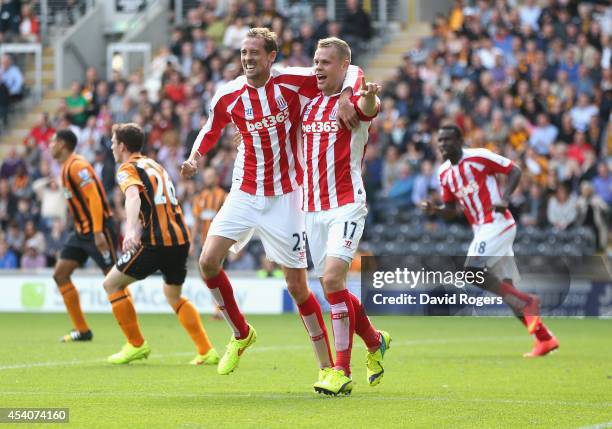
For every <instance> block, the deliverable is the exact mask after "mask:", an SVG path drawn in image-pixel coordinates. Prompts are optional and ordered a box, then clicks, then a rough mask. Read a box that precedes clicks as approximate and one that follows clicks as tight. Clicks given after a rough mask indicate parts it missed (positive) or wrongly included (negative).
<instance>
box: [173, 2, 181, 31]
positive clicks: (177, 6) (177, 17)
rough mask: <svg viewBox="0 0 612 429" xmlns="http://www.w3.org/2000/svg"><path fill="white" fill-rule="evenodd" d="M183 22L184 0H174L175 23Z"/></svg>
mask: <svg viewBox="0 0 612 429" xmlns="http://www.w3.org/2000/svg"><path fill="white" fill-rule="evenodd" d="M182 23H183V0H174V25H181V24H182Z"/></svg>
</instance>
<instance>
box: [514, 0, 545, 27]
mask: <svg viewBox="0 0 612 429" xmlns="http://www.w3.org/2000/svg"><path fill="white" fill-rule="evenodd" d="M541 13H542V9H540V7H539V6H538V5H537V4H536V0H527V1H526V2H525V5H524V6H522V7H521V8H520V9H519V16H520V17H521V26H525V25H528V26H529V27H531V28H532V29H533V30H534V31H538V30H539V29H540V25H539V24H538V19H540V14H541Z"/></svg>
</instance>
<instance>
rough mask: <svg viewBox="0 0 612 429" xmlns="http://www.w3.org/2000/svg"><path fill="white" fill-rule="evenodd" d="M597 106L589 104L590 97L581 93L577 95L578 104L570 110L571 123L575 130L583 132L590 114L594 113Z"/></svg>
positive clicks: (587, 124)
mask: <svg viewBox="0 0 612 429" xmlns="http://www.w3.org/2000/svg"><path fill="white" fill-rule="evenodd" d="M597 112H598V110H597V107H595V106H594V105H593V104H591V99H590V97H589V96H588V95H587V94H585V93H582V94H580V95H579V96H578V104H577V105H576V106H574V107H572V109H571V110H570V116H571V118H572V125H573V126H574V128H575V129H576V130H577V131H580V132H585V131H586V130H587V128H588V126H589V122H590V121H591V116H593V115H596V114H597Z"/></svg>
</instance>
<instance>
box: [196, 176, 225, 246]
mask: <svg viewBox="0 0 612 429" xmlns="http://www.w3.org/2000/svg"><path fill="white" fill-rule="evenodd" d="M226 196H227V192H225V190H224V189H223V188H221V187H219V186H216V187H214V188H213V189H204V190H203V191H202V192H201V193H200V195H198V196H197V197H196V198H195V200H194V202H193V209H192V213H193V217H194V218H196V219H198V220H199V221H200V222H202V229H201V234H202V243H204V241H205V240H206V236H207V235H208V230H209V229H210V224H211V223H212V220H213V218H214V217H215V215H216V214H217V212H218V211H219V210H220V209H221V206H222V205H223V203H224V202H225V197H226Z"/></svg>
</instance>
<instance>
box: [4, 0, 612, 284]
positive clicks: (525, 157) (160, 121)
mask: <svg viewBox="0 0 612 429" xmlns="http://www.w3.org/2000/svg"><path fill="white" fill-rule="evenodd" d="M464 3H467V2H463V1H461V0H457V1H456V2H455V6H454V7H453V9H452V10H451V11H450V12H449V15H448V16H442V15H440V16H438V17H437V18H436V20H435V22H434V23H433V27H432V28H433V33H432V36H431V37H427V38H424V39H422V40H419V41H418V43H417V45H416V46H415V47H414V49H411V50H410V51H408V52H406V55H405V56H404V58H403V63H402V65H401V67H400V68H399V69H398V70H397V73H396V76H394V78H393V79H392V80H391V81H389V82H385V83H384V93H383V96H382V110H381V113H380V115H379V117H378V118H377V119H376V120H375V121H374V123H373V126H372V128H371V137H370V142H369V144H368V149H367V153H366V155H365V159H364V177H365V183H366V187H367V193H368V197H369V204H370V212H371V217H370V219H369V225H370V226H372V225H375V224H376V223H380V222H383V221H384V216H385V213H386V212H387V211H388V210H389V209H392V210H400V211H402V210H405V211H406V212H410V213H412V212H413V211H415V207H417V206H418V204H419V202H420V201H422V200H423V199H425V198H437V192H438V191H437V188H438V183H437V177H436V171H437V167H438V166H439V164H440V158H439V155H438V154H437V151H436V150H435V147H434V146H435V130H436V129H437V127H438V126H439V125H440V124H441V123H442V122H444V121H448V120H452V121H454V122H455V123H457V124H458V125H459V126H460V127H461V129H462V130H463V131H464V135H465V142H466V145H467V146H469V147H487V148H490V149H492V150H494V151H496V152H498V153H500V154H503V155H505V156H507V157H509V158H511V159H513V160H514V161H515V162H517V163H518V164H519V165H520V166H521V168H522V170H523V177H524V178H523V180H522V183H521V185H520V188H519V190H518V191H517V192H516V193H515V195H514V196H513V199H512V204H511V210H512V212H513V213H514V215H515V217H516V219H517V220H518V221H519V222H520V224H521V225H523V226H537V227H550V228H556V229H558V230H565V229H567V228H572V226H575V225H586V226H588V227H590V228H592V230H593V231H594V232H595V233H596V234H597V237H598V247H599V248H600V249H604V248H605V247H606V246H607V226H608V225H609V223H610V210H609V207H610V205H611V204H612V172H611V168H610V163H609V162H610V159H611V158H610V154H612V129H611V126H610V111H611V108H612V68H611V61H612V60H611V57H612V43H611V40H612V36H611V35H610V34H609V33H607V31H609V30H610V28H612V25H610V23H611V22H612V7H610V6H605V5H602V4H597V3H587V2H576V1H572V0H570V1H567V0H550V1H548V2H547V6H546V7H541V6H538V4H539V3H537V2H535V1H533V0H526V1H525V4H524V5H522V6H520V7H511V4H514V2H511V1H509V0H497V1H487V0H478V1H476V2H471V5H470V6H468V5H467V4H464ZM578 3H579V4H578ZM347 6H348V13H347V15H346V17H344V19H343V21H341V22H333V21H330V20H329V19H328V18H327V16H326V11H325V8H323V7H318V8H315V9H314V10H313V11H312V12H310V13H309V12H306V13H305V12H304V10H302V9H300V8H295V9H291V14H289V15H288V16H283V15H281V14H280V13H279V12H278V11H276V10H275V9H274V1H268V0H264V1H263V2H261V5H260V3H259V2H256V1H236V2H231V3H229V2H220V3H217V2H216V1H214V0H204V1H202V2H201V3H200V5H199V6H198V7H197V8H196V9H192V10H190V11H188V13H187V15H186V23H185V25H184V26H182V27H181V28H176V29H174V31H173V32H172V34H171V35H170V41H169V44H168V46H167V47H166V48H163V49H162V50H161V51H160V55H159V56H157V57H156V58H155V60H154V61H153V64H152V67H151V69H152V73H151V76H147V77H146V78H143V76H142V75H141V74H140V73H134V74H132V75H130V76H122V74H121V73H120V72H115V73H114V74H113V76H112V77H111V78H110V79H109V80H108V81H106V80H103V79H100V77H99V76H98V75H97V72H96V70H95V69H93V68H91V69H89V70H87V72H86V76H85V77H84V80H83V81H82V82H75V83H74V84H73V85H72V88H71V94H70V96H68V97H67V98H66V100H65V103H64V104H63V105H62V106H61V107H60V109H59V110H58V111H57V112H52V114H51V115H41V117H40V119H39V123H38V124H37V125H36V126H35V127H34V128H33V129H32V131H31V133H30V135H28V137H27V138H26V139H25V141H24V155H22V156H20V155H18V154H17V153H11V154H10V156H9V157H8V158H6V159H5V160H3V162H2V166H1V167H0V223H1V226H2V230H3V231H4V234H0V236H1V235H3V237H1V238H0V268H2V267H6V268H8V267H15V266H19V265H20V264H21V266H27V267H42V266H49V265H50V264H52V263H53V261H54V259H55V257H56V255H57V251H58V249H59V248H60V246H61V243H62V240H63V238H64V236H65V234H66V231H65V229H66V228H65V226H64V225H66V223H68V224H69V223H70V222H69V221H67V220H66V218H65V209H64V207H65V203H64V202H63V200H62V193H61V189H60V187H58V186H57V183H56V181H55V180H52V179H53V178H57V177H58V171H59V167H58V165H57V164H56V163H55V162H54V161H53V160H52V159H50V156H49V154H48V151H47V150H46V148H47V147H48V144H49V140H50V137H51V136H52V135H53V132H54V130H55V129H58V128H67V127H69V128H71V129H73V130H74V131H75V133H76V134H77V136H79V144H78V146H77V151H78V152H79V153H81V154H82V155H84V156H85V157H86V158H87V159H88V160H89V161H90V162H92V164H93V165H94V168H95V169H96V171H97V172H98V174H99V175H100V177H101V179H102V182H103V184H104V187H105V189H106V191H107V194H108V195H109V198H110V199H111V200H112V202H113V203H114V206H115V213H116V215H117V216H116V217H117V219H118V220H120V219H122V216H123V210H122V195H121V193H120V192H117V191H116V190H115V185H114V172H115V165H114V161H113V159H112V154H111V152H110V144H111V141H110V138H111V126H112V124H113V123H115V122H126V121H134V122H137V123H139V124H141V125H142V126H143V128H144V129H145V132H146V136H147V152H148V153H149V154H150V155H151V156H153V157H155V158H156V159H157V160H159V161H160V162H161V163H162V164H163V165H164V166H165V167H166V169H167V170H168V173H169V174H170V175H171V176H172V179H173V180H174V182H175V183H176V185H177V186H176V187H177V193H178V196H179V198H180V199H181V200H182V201H183V208H184V210H185V212H186V215H187V219H188V221H189V222H190V224H194V219H193V215H192V208H193V207H192V204H193V200H194V198H193V196H194V195H197V194H198V192H199V191H200V190H201V189H202V177H201V175H200V176H198V177H196V178H195V180H193V181H185V180H183V179H181V178H180V177H179V173H178V168H179V165H180V163H181V162H182V160H183V159H184V158H185V156H186V154H187V153H189V151H190V148H191V144H192V143H193V141H194V139H195V136H196V134H197V132H198V130H199V129H200V128H201V126H202V125H203V124H204V123H205V121H206V116H205V115H206V112H207V111H208V105H209V103H210V100H211V98H212V96H213V94H214V92H215V90H216V89H217V88H218V87H219V86H220V85H221V84H223V83H224V82H226V81H228V80H231V79H233V78H234V77H236V76H238V75H239V74H241V65H240V61H239V55H238V54H237V51H236V48H237V47H238V46H239V42H240V40H241V38H242V37H243V35H244V33H245V31H246V30H247V29H248V28H249V27H251V26H268V27H270V28H272V29H273V30H274V31H275V32H276V33H277V34H278V35H279V46H280V52H279V62H280V63H281V64H284V65H309V64H310V63H311V58H312V55H313V50H314V47H315V45H316V41H317V40H318V39H319V38H322V37H325V36H328V35H336V36H339V37H343V38H346V39H350V40H351V41H352V44H353V46H365V45H366V43H367V39H368V38H369V37H371V33H372V31H371V30H370V29H371V26H370V22H369V17H368V15H367V13H365V12H364V11H363V9H362V7H361V6H359V2H357V1H348V2H347ZM305 17H306V18H307V19H305ZM355 29H358V31H355ZM366 29H367V30H368V31H365V30H366ZM358 51H359V49H355V53H356V54H357V53H358ZM356 62H357V64H359V59H358V58H357V60H356ZM230 128H231V127H229V128H228V129H227V130H226V133H225V134H224V135H223V138H222V139H221V140H220V142H219V144H218V145H217V146H216V147H215V148H214V149H213V150H212V151H211V152H210V153H209V154H208V155H207V157H206V162H205V163H206V165H208V166H210V167H212V168H213V169H214V171H215V172H216V176H217V178H216V180H217V181H218V183H219V184H220V186H222V187H223V188H225V189H228V188H229V186H230V184H231V174H232V167H233V162H234V157H235V143H234V142H233V140H232V137H233V135H234V132H233V130H232V129H230ZM606 162H608V163H606ZM415 216H420V215H418V214H415ZM519 230H520V228H519ZM195 235H199V234H195ZM255 247H256V246H255ZM260 250H261V249H260ZM252 253H254V254H255V257H253V255H252V254H250V253H249V252H245V254H244V255H245V256H241V257H239V258H237V259H236V258H232V260H231V261H230V262H229V264H230V267H231V266H232V265H233V266H234V267H248V268H256V267H259V266H260V264H261V261H260V260H259V259H258V258H259V254H260V253H261V252H259V253H258V252H257V251H256V250H254V251H253V252H252ZM242 258H244V259H242ZM267 272H268V273H269V275H274V274H273V273H274V270H273V267H270V270H268V271H267Z"/></svg>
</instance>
